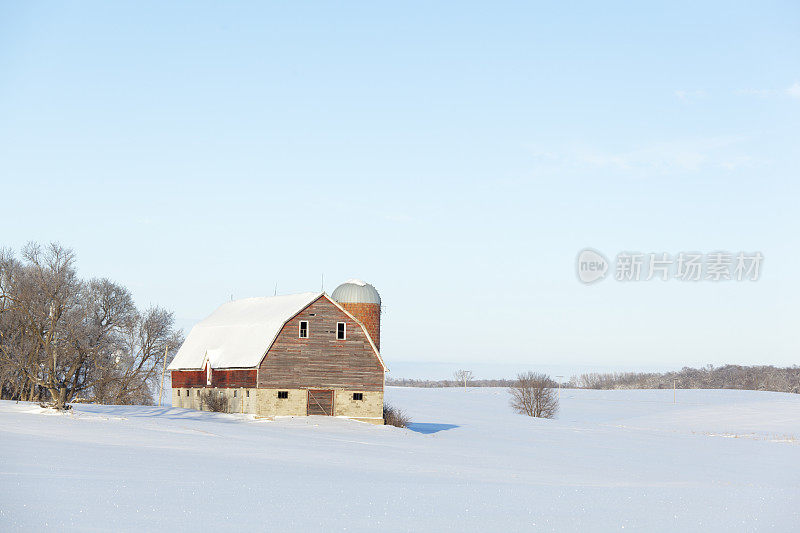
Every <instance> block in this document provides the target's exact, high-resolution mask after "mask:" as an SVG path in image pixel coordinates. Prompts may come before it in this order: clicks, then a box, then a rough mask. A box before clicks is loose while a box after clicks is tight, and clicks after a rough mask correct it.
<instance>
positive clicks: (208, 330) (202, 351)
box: [168, 292, 386, 370]
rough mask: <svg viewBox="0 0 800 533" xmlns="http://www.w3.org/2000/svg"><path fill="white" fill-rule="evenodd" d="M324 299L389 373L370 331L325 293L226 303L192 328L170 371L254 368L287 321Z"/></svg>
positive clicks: (246, 299) (170, 366)
mask: <svg viewBox="0 0 800 533" xmlns="http://www.w3.org/2000/svg"><path fill="white" fill-rule="evenodd" d="M320 297H324V298H326V299H327V300H328V301H329V302H331V303H332V304H333V305H335V306H336V307H338V308H339V309H340V310H342V311H343V312H344V313H345V314H346V315H347V316H348V317H350V318H351V319H353V321H354V322H355V323H356V324H358V325H359V326H361V329H363V330H364V334H365V335H366V336H367V339H369V341H370V345H371V346H372V349H373V350H374V351H375V355H376V356H377V357H378V360H379V361H380V363H381V366H382V367H383V368H384V370H386V366H385V365H384V364H383V360H382V359H381V357H380V354H379V353H378V350H377V348H376V347H375V344H374V342H373V341H372V339H371V338H370V336H369V332H368V331H367V329H366V328H365V327H364V326H363V324H361V322H359V320H358V319H356V318H355V317H354V316H353V315H352V314H350V313H349V312H347V310H346V309H344V308H343V307H342V306H340V305H339V304H337V303H336V302H334V301H333V300H332V299H331V298H330V297H329V296H328V295H327V294H325V293H324V292H304V293H301V294H290V295H287V296H270V297H263V298H245V299H243V300H235V301H232V302H227V303H224V304H222V305H221V306H219V307H218V308H217V310H216V311H214V312H213V313H211V315H209V316H208V317H206V318H205V319H203V320H201V321H200V322H199V323H197V324H196V325H195V326H194V327H193V328H192V329H191V331H190V332H189V335H188V336H187V337H186V340H185V341H183V345H181V347H180V349H179V350H178V353H177V354H176V355H175V359H173V360H172V363H170V365H169V367H168V370H184V369H199V368H203V367H204V366H205V363H206V361H208V362H209V363H210V365H211V368H254V367H256V366H258V365H259V363H260V362H261V360H262V359H263V357H264V355H265V354H266V353H267V350H269V348H270V346H272V343H273V342H274V341H275V339H276V338H277V336H278V334H279V333H280V332H281V329H283V326H284V325H285V324H286V322H288V321H289V320H290V319H291V318H293V317H294V316H295V315H297V314H298V313H299V312H300V311H302V310H303V309H305V308H306V307H308V306H309V305H311V304H312V303H313V302H315V301H316V300H317V299H319V298H320Z"/></svg>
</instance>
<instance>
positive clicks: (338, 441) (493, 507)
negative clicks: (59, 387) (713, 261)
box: [0, 388, 800, 532]
mask: <svg viewBox="0 0 800 533" xmlns="http://www.w3.org/2000/svg"><path fill="white" fill-rule="evenodd" d="M561 394H562V402H561V405H562V409H561V414H560V418H559V419H558V420H539V419H532V418H528V417H523V416H519V415H515V414H513V413H512V412H511V409H510V408H509V406H508V394H507V393H506V391H505V390H503V389H470V390H469V391H467V392H464V390H463V389H407V388H388V389H387V399H388V400H389V401H391V402H392V403H394V404H395V405H397V406H399V407H402V408H404V409H405V410H406V411H407V412H408V413H409V414H410V415H411V416H412V417H413V419H414V421H415V422H416V424H415V426H414V428H413V431H409V430H401V429H397V428H393V427H377V426H370V425H367V424H363V423H359V422H353V421H348V420H340V419H331V418H325V417H310V418H295V419H279V420H276V421H272V422H270V421H264V420H253V419H252V418H249V417H246V416H239V415H215V414H210V413H201V412H195V411H187V410H183V409H173V408H151V407H113V406H94V405H79V406H76V408H75V409H74V410H73V411H72V412H70V413H69V414H55V413H52V412H49V411H45V410H42V409H40V408H39V407H38V406H35V405H33V404H24V403H19V404H17V403H14V402H0V531H15V530H26V531H27V530H33V529H35V528H40V527H46V528H50V529H59V530H61V529H67V530H94V531H109V530H140V531H141V530H147V531H152V530H157V531H161V530H163V531H174V532H177V531H181V532H184V531H207V530H217V531H219V530H226V531H227V530H237V531H323V530H348V531H366V530H376V529H383V530H391V531H395V530H396V531H407V530H416V531H420V530H425V531H438V530H446V529H451V530H468V531H478V530H480V531H524V530H531V529H543V530H587V529H588V530H618V529H623V528H625V529H628V528H639V529H643V530H647V531H654V530H664V531H680V530H686V529H689V530H699V529H704V530H730V529H734V530H738V531H742V530H745V531H751V530H762V529H772V530H779V531H790V530H797V529H798V527H800V395H789V394H779V393H769V392H751V391H703V390H699V391H698V390H691V391H678V403H677V404H673V403H672V391H671V390H670V391H572V390H564V391H562V393H561Z"/></svg>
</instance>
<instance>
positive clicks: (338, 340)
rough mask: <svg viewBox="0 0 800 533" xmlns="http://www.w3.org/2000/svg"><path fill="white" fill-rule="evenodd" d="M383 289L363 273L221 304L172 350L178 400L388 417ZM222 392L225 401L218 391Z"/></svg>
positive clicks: (205, 405) (378, 419)
mask: <svg viewBox="0 0 800 533" xmlns="http://www.w3.org/2000/svg"><path fill="white" fill-rule="evenodd" d="M380 315H381V301H380V295H378V291H376V290H375V288H374V287H373V286H372V285H370V284H368V283H365V282H363V281H360V280H350V281H348V282H346V283H344V284H342V285H340V286H339V287H338V288H337V289H336V290H335V291H334V292H333V294H332V295H331V296H329V295H328V294H326V293H324V292H323V293H310V292H309V293H303V294H293V295H288V296H273V297H269V298H247V299H244V300H236V301H233V302H228V303H225V304H223V305H221V306H220V307H219V308H218V309H217V310H216V311H214V313H212V314H211V315H210V316H209V317H207V318H206V319H204V320H203V321H201V322H200V323H198V324H197V325H196V326H195V327H194V328H192V330H191V331H190V332H189V335H188V336H187V337H186V341H184V343H183V345H182V346H181V348H180V350H178V353H177V355H176V356H175V359H174V360H173V361H172V363H171V364H170V366H169V370H170V371H171V373H172V405H173V406H175V407H185V408H190V409H206V410H207V409H209V408H210V406H211V405H212V404H213V403H215V400H217V402H216V403H222V404H223V405H224V404H225V403H227V406H225V410H226V411H228V412H233V413H253V414H256V415H259V416H269V417H272V416H281V415H295V416H298V415H300V416H304V415H329V416H342V417H347V418H354V419H357V420H363V421H365V422H372V423H375V424H382V423H383V385H384V373H385V372H386V366H385V365H384V363H383V360H382V359H381V356H380V351H379V346H380V345H379V343H380ZM220 399H222V402H219V400H220Z"/></svg>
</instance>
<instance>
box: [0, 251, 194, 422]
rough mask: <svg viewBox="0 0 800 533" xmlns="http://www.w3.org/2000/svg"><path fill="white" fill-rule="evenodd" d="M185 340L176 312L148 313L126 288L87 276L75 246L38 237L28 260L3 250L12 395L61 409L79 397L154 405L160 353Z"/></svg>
mask: <svg viewBox="0 0 800 533" xmlns="http://www.w3.org/2000/svg"><path fill="white" fill-rule="evenodd" d="M180 340H181V333H180V332H175V331H174V330H173V320H172V315H171V314H169V313H167V312H166V311H163V310H160V309H153V310H149V311H148V312H147V313H145V315H144V316H141V315H140V314H139V313H138V311H137V310H136V307H135V306H134V304H133V298H132V297H131V294H130V292H129V291H128V290H127V289H126V288H125V287H122V286H120V285H118V284H116V283H113V282H111V281H109V280H107V279H95V280H90V281H83V280H81V279H79V278H78V276H77V273H76V270H75V268H74V254H73V252H72V251H71V250H69V249H67V248H64V247H62V246H60V245H58V244H55V243H53V244H50V245H49V246H47V247H45V248H42V247H40V246H39V245H37V244H33V243H31V244H28V245H27V246H26V247H25V248H24V249H23V252H22V261H18V260H17V259H16V258H14V256H13V254H11V253H10V252H9V251H0V379H2V383H1V384H0V385H1V386H0V394H1V395H2V397H4V398H6V397H9V398H16V399H23V400H33V399H38V400H42V399H43V398H42V395H49V398H50V400H51V401H52V402H53V404H54V405H55V406H56V407H57V408H59V409H61V408H64V407H65V405H66V404H67V403H68V402H70V401H72V400H73V399H75V398H76V397H77V396H78V395H82V396H89V397H91V396H92V395H94V396H95V399H99V400H103V401H109V400H115V401H116V402H117V403H134V402H138V403H142V402H144V403H149V402H147V401H146V400H147V397H148V396H151V393H152V390H151V389H152V387H151V385H152V381H153V375H154V373H156V372H157V370H158V369H160V368H161V366H160V364H163V363H160V362H159V361H160V359H159V358H158V357H153V354H154V353H155V352H156V351H159V352H161V353H163V351H164V349H165V347H166V349H170V348H171V349H177V348H178V346H179V345H180ZM111 385H113V386H111ZM108 390H113V391H114V393H113V395H112V396H109V395H108V394H106V393H105V391H108ZM150 401H152V400H150Z"/></svg>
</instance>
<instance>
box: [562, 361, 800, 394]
mask: <svg viewBox="0 0 800 533" xmlns="http://www.w3.org/2000/svg"><path fill="white" fill-rule="evenodd" d="M673 383H674V386H675V387H677V388H679V389H740V390H763V391H775V392H793V393H795V394H797V393H800V367H797V366H791V367H775V366H770V365H764V366H740V365H724V366H720V367H714V366H713V365H706V366H704V367H702V368H689V367H684V368H683V369H681V370H678V371H674V372H608V373H588V374H581V375H580V376H573V377H572V378H571V379H570V381H569V384H568V386H571V387H576V388H583V389H671V388H672V387H673Z"/></svg>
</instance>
